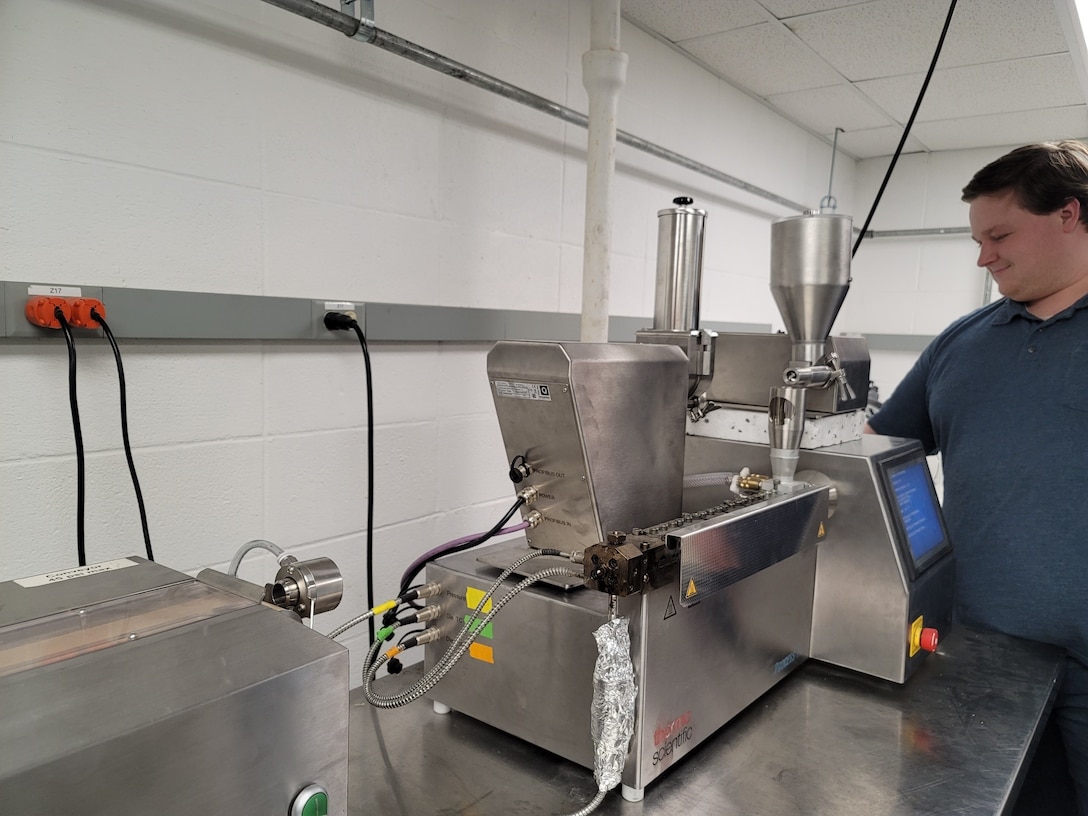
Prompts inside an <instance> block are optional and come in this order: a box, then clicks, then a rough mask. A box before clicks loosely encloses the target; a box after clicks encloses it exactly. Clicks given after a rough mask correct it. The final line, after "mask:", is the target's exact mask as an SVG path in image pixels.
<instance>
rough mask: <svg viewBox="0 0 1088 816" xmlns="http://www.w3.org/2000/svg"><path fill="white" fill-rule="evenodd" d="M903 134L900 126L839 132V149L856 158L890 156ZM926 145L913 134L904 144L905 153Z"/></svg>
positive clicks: (913, 151)
mask: <svg viewBox="0 0 1088 816" xmlns="http://www.w3.org/2000/svg"><path fill="white" fill-rule="evenodd" d="M902 136H903V129H902V128H900V127H886V128H874V129H873V130H855V131H853V132H847V133H840V134H839V149H840V150H842V151H843V152H845V153H848V154H849V155H851V156H853V157H854V158H855V159H873V158H876V157H877V156H890V155H891V154H892V153H894V152H895V146H896V145H897V144H899V140H900V138H902ZM925 149H926V146H925V145H924V144H923V143H922V142H920V141H919V140H918V139H916V138H915V137H914V136H913V135H912V136H909V137H908V138H907V143H906V144H905V145H904V146H903V152H904V153H918V152H921V151H924V150H925Z"/></svg>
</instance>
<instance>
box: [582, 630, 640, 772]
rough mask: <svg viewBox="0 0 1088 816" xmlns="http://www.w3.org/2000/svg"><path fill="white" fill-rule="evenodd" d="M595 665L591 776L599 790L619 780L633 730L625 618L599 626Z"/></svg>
mask: <svg viewBox="0 0 1088 816" xmlns="http://www.w3.org/2000/svg"><path fill="white" fill-rule="evenodd" d="M593 637H594V638H595V639H596V641H597V665H596V666H594V668H593V708H592V711H591V719H590V734H591V736H592V737H593V752H594V756H593V776H594V777H595V778H596V780H597V786H598V788H599V789H600V790H602V791H609V790H612V788H614V787H616V785H618V784H619V783H620V778H621V777H622V776H623V763H624V761H625V760H626V759H627V751H628V748H629V747H630V743H631V735H632V734H633V733H634V731H635V697H636V696H637V694H638V690H637V689H636V687H635V669H634V666H633V665H632V663H631V633H630V632H629V631H628V628H627V618H613V619H612V620H610V621H608V622H607V623H605V624H603V625H602V626H600V627H599V628H598V629H597V630H596V631H595V632H594V633H593Z"/></svg>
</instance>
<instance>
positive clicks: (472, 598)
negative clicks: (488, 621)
mask: <svg viewBox="0 0 1088 816" xmlns="http://www.w3.org/2000/svg"><path fill="white" fill-rule="evenodd" d="M486 594H487V593H486V592H484V591H483V590H482V589H476V588H475V587H469V588H468V589H466V590H465V603H466V604H468V608H469V609H475V608H476V604H478V603H479V602H480V601H482V600H483V597H484V595H486ZM480 611H481V612H482V613H483V614H485V615H486V614H487V613H488V612H490V611H491V599H490V598H488V599H487V603H485V604H484V608H483V609H481V610H480Z"/></svg>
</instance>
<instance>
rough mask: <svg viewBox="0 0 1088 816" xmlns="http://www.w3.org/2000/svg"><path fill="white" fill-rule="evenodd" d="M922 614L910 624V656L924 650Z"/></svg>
mask: <svg viewBox="0 0 1088 816" xmlns="http://www.w3.org/2000/svg"><path fill="white" fill-rule="evenodd" d="M922 628H923V627H922V616H921V615H919V616H918V618H917V619H916V620H915V621H914V622H913V623H911V625H910V656H911V657H914V656H915V655H916V654H918V652H920V651H921V650H922Z"/></svg>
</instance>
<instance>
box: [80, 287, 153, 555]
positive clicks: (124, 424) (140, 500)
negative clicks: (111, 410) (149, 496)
mask: <svg viewBox="0 0 1088 816" xmlns="http://www.w3.org/2000/svg"><path fill="white" fill-rule="evenodd" d="M91 318H92V319H93V320H94V321H95V322H96V323H98V325H99V326H101V327H102V331H103V333H104V334H105V335H106V339H107V340H109V341H110V347H111V348H112V349H113V359H114V360H116V361H117V382H118V385H119V388H120V392H121V439H122V440H123V441H124V445H125V460H126V461H127V462H128V473H129V475H130V476H131V477H132V489H133V490H134V491H136V505H137V507H139V508H140V527H141V529H142V530H143V534H144V549H146V550H147V560H148V561H154V560H155V556H154V554H152V552H151V533H150V532H149V531H148V528H147V508H146V507H144V494H143V491H142V490H140V479H139V477H138V476H137V475H136V463H135V462H134V461H133V460H132V445H131V444H130V443H129V438H128V396H127V392H126V389H125V369H124V366H122V365H121V350H120V349H119V348H118V347H117V340H116V339H115V338H114V336H113V332H112V331H110V327H109V324H108V323H106V318H104V317H103V316H102V315H100V314H99V313H98V310H97V309H95V308H93V307H92V308H91Z"/></svg>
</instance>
